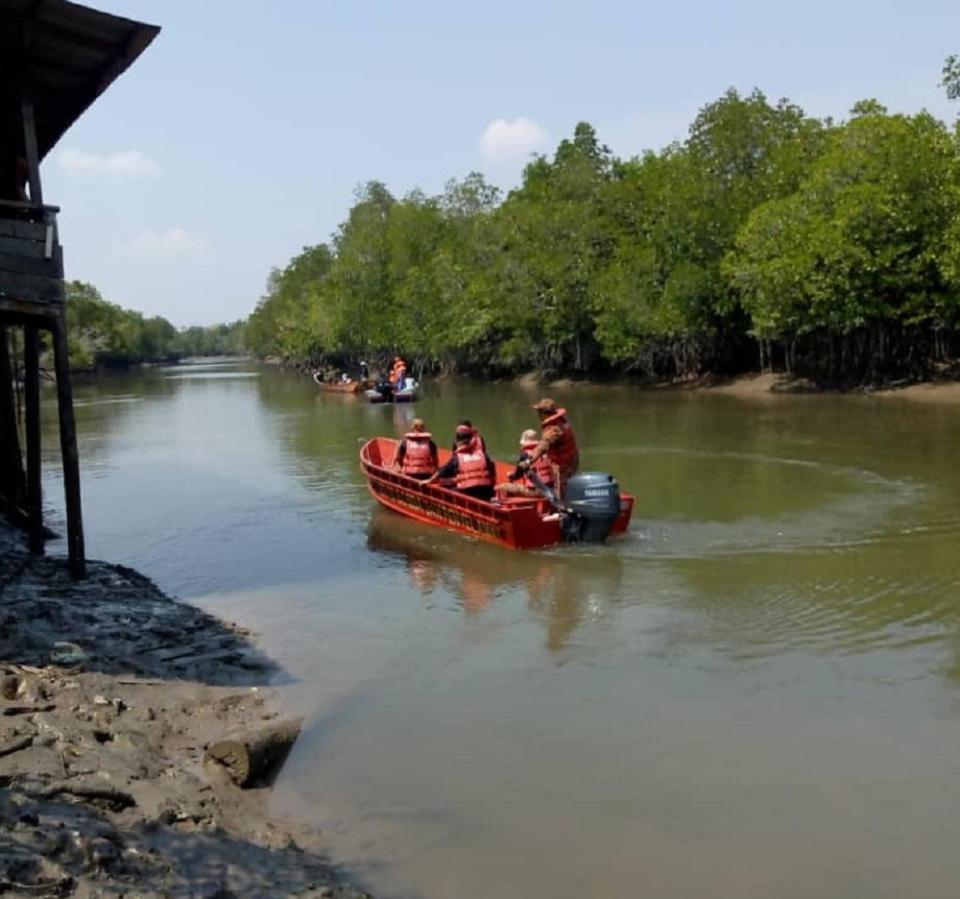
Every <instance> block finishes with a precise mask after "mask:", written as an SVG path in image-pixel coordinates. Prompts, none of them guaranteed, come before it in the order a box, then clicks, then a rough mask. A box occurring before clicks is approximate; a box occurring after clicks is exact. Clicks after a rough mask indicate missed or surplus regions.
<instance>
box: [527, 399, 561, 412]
mask: <svg viewBox="0 0 960 899" xmlns="http://www.w3.org/2000/svg"><path fill="white" fill-rule="evenodd" d="M530 408H531V409H536V410H537V412H542V413H543V414H544V415H553V413H554V412H556V411H557V404H556V403H555V402H554V401H553V400H551V399H549V398H547V397H544V398H543V399H542V400H540V402H538V403H534V404H533V405H532V406H531V407H530Z"/></svg>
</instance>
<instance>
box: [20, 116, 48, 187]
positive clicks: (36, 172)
mask: <svg viewBox="0 0 960 899" xmlns="http://www.w3.org/2000/svg"><path fill="white" fill-rule="evenodd" d="M20 110H21V113H22V115H23V146H24V149H25V150H26V153H27V175H28V177H29V179H30V202H31V203H33V205H34V206H42V205H43V188H42V187H41V185H40V153H39V151H38V150H37V127H36V123H35V121H34V117H33V100H32V99H29V98H27V97H24V98H23V99H22V100H21V102H20Z"/></svg>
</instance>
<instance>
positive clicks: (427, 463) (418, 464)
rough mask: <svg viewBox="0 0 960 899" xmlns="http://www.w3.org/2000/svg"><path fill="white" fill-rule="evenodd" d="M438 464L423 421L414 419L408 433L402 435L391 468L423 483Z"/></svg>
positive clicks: (429, 435) (430, 437)
mask: <svg viewBox="0 0 960 899" xmlns="http://www.w3.org/2000/svg"><path fill="white" fill-rule="evenodd" d="M439 464H440V463H439V459H438V457H437V445H436V444H435V443H434V442H433V439H432V436H431V434H430V432H429V431H428V430H427V426H426V425H425V424H424V423H423V419H422V418H415V419H414V420H413V422H412V424H411V425H410V431H409V432H408V433H406V434H404V435H403V440H401V441H400V446H399V447H398V448H397V455H396V458H394V460H393V467H394V468H396V469H398V470H399V471H401V472H402V473H403V474H405V475H407V476H408V477H411V478H416V479H417V480H419V481H425V480H426V479H427V478H429V477H430V476H431V475H432V474H433V473H434V472H435V471H436V470H437V466H438V465H439Z"/></svg>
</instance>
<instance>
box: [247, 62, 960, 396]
mask: <svg viewBox="0 0 960 899" xmlns="http://www.w3.org/2000/svg"><path fill="white" fill-rule="evenodd" d="M943 84H944V86H945V87H946V88H947V90H948V92H950V94H951V96H953V95H955V94H956V93H957V88H956V86H957V84H960V73H958V65H957V63H956V60H953V59H951V60H948V61H947V65H946V66H945V68H944V80H943ZM958 315H960V130H958V131H955V132H951V130H950V129H949V128H948V127H947V126H946V125H945V124H944V123H942V122H940V121H938V120H936V119H934V118H933V117H932V116H930V115H928V114H927V113H920V114H918V115H915V116H905V115H891V114H888V113H887V111H886V110H885V109H884V108H883V107H882V106H881V105H880V104H878V103H877V102H876V101H872V100H870V101H863V102H861V103H859V104H857V106H856V107H855V108H854V110H853V111H852V114H851V118H850V119H849V121H846V122H843V123H835V122H833V121H831V120H818V119H814V118H811V117H809V116H807V115H806V114H805V113H804V112H803V111H802V110H801V109H799V108H798V107H797V106H795V105H793V104H791V103H789V102H787V101H780V102H779V103H777V104H771V103H769V102H768V101H767V99H766V98H765V97H764V96H763V94H761V93H760V92H759V91H755V92H754V93H752V94H750V95H749V96H741V95H739V94H738V93H737V92H736V91H733V90H731V91H728V92H727V93H726V94H725V95H724V96H722V97H721V98H720V99H718V100H717V101H716V102H714V103H712V104H710V105H708V106H707V107H705V108H704V109H703V110H702V111H701V112H700V114H699V115H698V116H697V119H696V120H695V121H694V123H693V124H692V125H691V127H690V131H689V136H688V138H687V139H686V140H685V141H684V142H683V143H676V144H673V145H671V146H669V147H667V148H666V149H664V150H663V151H661V152H659V153H647V154H645V155H644V156H642V157H639V158H634V159H629V160H625V161H624V160H620V159H617V158H615V157H614V156H613V155H612V154H611V152H610V151H609V150H608V149H607V148H606V147H604V146H602V145H601V144H600V143H599V141H598V139H597V136H596V134H595V133H594V131H593V129H592V128H591V127H590V125H588V124H586V123H581V124H579V125H578V126H577V128H576V131H575V133H574V135H573V137H572V138H571V139H569V140H564V141H563V142H562V143H561V144H560V145H559V147H558V148H557V150H556V152H555V153H554V154H553V157H552V158H546V157H535V158H534V159H533V160H532V161H531V162H530V163H529V164H528V165H527V167H526V169H525V171H524V174H523V181H522V184H521V186H520V187H519V188H517V189H516V190H514V191H512V192H511V193H510V194H509V195H508V196H506V197H505V198H501V197H500V196H499V194H498V191H497V190H496V189H495V188H493V187H491V186H490V185H489V184H487V183H486V182H485V181H484V179H483V176H482V175H479V174H476V173H474V174H471V175H469V176H468V177H467V178H466V179H465V180H463V181H461V182H457V181H452V182H450V183H449V184H448V185H447V187H446V189H445V191H444V193H443V194H442V195H440V196H437V197H427V196H424V195H423V194H422V193H420V192H414V193H411V194H410V195H408V196H406V197H404V198H402V199H396V198H394V197H393V196H392V195H391V194H390V193H389V191H388V190H387V188H386V187H385V186H384V185H383V184H381V183H379V182H376V181H373V182H370V183H368V184H367V185H365V186H364V187H363V188H362V189H361V190H360V191H359V192H358V194H357V197H356V203H355V205H354V206H353V208H352V209H351V210H350V213H349V215H348V217H347V220H346V221H345V222H344V223H343V224H342V225H341V226H340V228H339V229H338V231H337V233H336V234H335V235H334V237H333V239H332V240H331V242H330V244H329V245H327V244H319V245H317V246H312V247H306V248H304V250H303V252H302V253H300V254H299V255H298V256H296V257H295V258H294V259H293V260H292V261H291V262H290V263H289V265H288V266H287V267H286V268H285V269H283V270H282V271H274V272H273V273H272V274H271V277H270V281H269V283H268V286H267V293H266V296H264V297H263V299H262V300H261V302H260V303H259V305H258V306H257V308H256V310H255V311H254V313H253V314H252V315H251V317H250V320H249V323H248V328H247V343H248V347H249V348H250V350H251V351H252V352H254V353H255V354H257V355H261V356H275V357H279V358H281V359H284V360H287V361H292V362H297V363H312V364H315V363H318V362H320V361H321V360H324V359H333V360H334V361H339V362H340V363H341V364H350V363H351V362H355V361H356V360H357V359H358V358H359V357H360V356H364V357H366V358H368V359H370V360H371V361H382V360H384V359H385V358H386V357H388V356H389V355H391V354H392V353H394V352H396V351H399V352H402V353H404V354H405V355H407V356H408V357H409V358H411V359H412V360H414V361H415V363H416V365H417V366H418V367H419V368H421V369H424V368H426V369H429V370H446V371H450V370H456V369H461V370H462V369H473V370H484V371H487V372H509V371H518V370H523V369H530V368H538V369H548V370H552V371H555V372H561V371H565V372H574V373H577V372H591V373H602V372H612V371H637V372H640V373H643V374H647V375H656V376H664V375H666V376H685V375H692V374H696V373H700V372H704V371H735V370H743V369H746V368H749V367H752V366H755V365H756V364H757V361H758V360H759V361H760V362H761V364H763V365H771V364H776V365H778V366H780V365H785V366H786V367H788V368H792V369H795V370H797V371H802V372H805V373H807V374H811V375H813V376H816V377H823V378H830V379H834V380H850V379H877V378H883V377H889V376H893V375H895V374H898V373H911V374H923V373H924V372H927V371H929V370H930V368H931V367H932V366H933V365H934V364H935V363H936V362H937V361H938V360H940V359H942V358H943V357H944V356H946V355H947V354H949V353H950V352H952V346H951V343H952V338H953V335H954V333H955V329H956V325H957V321H958Z"/></svg>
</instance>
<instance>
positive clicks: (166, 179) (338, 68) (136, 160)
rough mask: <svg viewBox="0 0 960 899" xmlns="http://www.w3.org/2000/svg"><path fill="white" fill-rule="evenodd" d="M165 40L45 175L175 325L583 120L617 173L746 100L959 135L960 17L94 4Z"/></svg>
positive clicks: (843, 5) (257, 291)
mask: <svg viewBox="0 0 960 899" xmlns="http://www.w3.org/2000/svg"><path fill="white" fill-rule="evenodd" d="M92 5H94V6H97V7H98V8H100V9H104V10H107V11H109V12H114V13H117V14H120V15H126V16H129V17H131V18H135V19H141V20H143V21H147V22H151V23H154V24H158V25H160V26H161V27H162V28H163V31H162V32H161V33H160V35H159V36H158V37H157V39H156V41H154V43H153V45H152V46H151V47H149V48H148V49H147V51H146V52H145V53H144V55H143V56H142V57H141V59H140V60H139V61H138V62H137V63H136V64H135V65H134V66H133V67H132V68H131V69H130V70H129V71H128V72H127V73H126V74H125V75H123V76H122V77H121V78H120V79H119V80H118V81H117V82H116V83H115V84H114V86H113V87H112V88H111V89H110V90H109V91H108V92H107V93H106V94H105V95H104V96H103V97H101V99H100V100H99V101H98V102H97V103H96V104H95V105H94V106H93V107H92V108H91V109H90V110H89V111H88V113H87V114H86V115H85V116H84V117H83V118H82V119H81V120H80V121H79V122H78V123H77V124H76V125H75V126H74V127H73V128H72V129H71V130H70V131H69V132H68V133H67V134H66V136H65V137H64V138H63V140H62V141H61V143H60V144H59V145H58V147H57V148H56V149H54V150H53V152H52V153H51V154H50V155H49V156H48V157H47V160H46V161H45V163H44V171H43V174H44V196H45V199H47V201H48V202H51V203H54V204H57V205H60V206H61V207H62V209H63V212H62V214H61V237H62V240H63V243H64V253H65V261H66V265H67V276H68V277H70V278H80V279H82V280H85V281H90V282H92V283H94V284H96V285H97V286H98V287H99V288H100V290H101V291H102V292H103V294H104V296H106V297H107V298H108V299H110V300H112V301H113V302H116V303H120V304H121V305H123V306H126V307H128V308H133V309H138V310H141V311H142V312H144V313H145V314H148V315H163V316H165V317H167V318H168V319H170V321H172V322H173V323H174V324H176V325H181V326H182V325H191V324H211V323H214V322H218V321H229V320H234V319H237V318H241V317H245V316H246V315H247V314H249V312H250V311H251V310H252V309H253V307H254V305H255V304H256V302H257V299H258V298H259V296H260V295H261V294H262V292H263V289H264V284H265V282H266V278H267V275H268V273H269V271H270V268H271V267H273V266H280V267H282V266H283V265H285V264H286V262H287V261H288V260H289V258H290V257H291V256H292V255H293V254H294V253H296V252H298V251H299V249H300V248H301V247H302V246H304V245H306V244H314V243H318V242H320V241H324V240H327V239H328V238H329V236H330V235H331V234H332V233H333V232H334V231H335V229H336V227H337V225H338V224H339V223H340V222H341V221H343V220H344V218H345V217H346V214H347V212H348V210H349V208H350V206H351V204H352V202H353V193H354V190H355V188H356V186H357V185H358V184H360V183H361V182H364V181H368V180H371V179H378V180H381V181H383V182H385V183H386V184H387V186H388V188H389V189H390V190H391V192H393V193H394V195H396V196H402V195H403V194H404V193H406V192H407V191H409V190H411V189H412V188H414V187H420V188H422V189H423V190H424V191H426V192H427V193H436V192H439V191H440V190H441V189H442V188H443V185H444V183H445V182H446V181H447V180H448V179H449V178H451V177H456V178H461V177H463V176H464V175H466V174H467V173H468V172H470V171H472V170H480V171H482V172H484V173H485V174H486V175H487V176H488V178H489V179H490V180H491V181H493V182H494V183H496V184H498V185H500V186H501V187H505V188H509V187H511V186H513V185H515V184H516V183H517V181H518V179H519V174H520V171H521V169H522V167H523V164H524V162H525V161H526V160H527V159H528V158H529V154H530V153H531V152H535V151H545V152H548V153H549V152H552V150H553V149H554V148H555V147H556V145H557V143H558V142H559V141H560V140H561V139H562V138H564V137H567V136H569V135H570V134H571V133H572V131H573V128H574V126H575V125H576V123H577V122H578V121H582V120H585V121H588V122H590V123H591V124H592V125H593V126H594V127H595V128H596V129H597V133H598V135H599V137H600V139H601V140H602V141H603V142H604V143H606V144H607V145H609V146H610V147H611V148H612V149H613V151H614V152H615V153H616V154H617V155H619V156H622V157H629V156H633V155H635V154H638V153H640V152H642V151H643V150H644V149H659V148H660V147H662V146H664V145H665V144H667V143H669V142H670V141H672V140H675V139H682V138H683V137H684V136H685V134H686V129H687V127H688V126H689V124H690V122H691V121H692V120H693V118H694V117H695V116H696V114H697V111H698V110H699V109H700V108H701V107H702V106H704V105H705V104H707V103H709V102H711V101H713V100H715V99H716V98H717V97H719V96H720V95H721V94H722V93H723V92H724V91H725V90H726V89H727V88H728V87H731V86H732V87H736V88H737V89H739V90H741V91H749V90H751V89H752V88H753V87H759V88H760V89H761V90H763V91H764V93H766V94H767V96H768V97H770V98H771V99H777V98H779V97H784V96H785V97H789V98H790V99H791V100H793V101H794V102H796V103H798V104H800V105H801V106H802V107H803V108H804V109H805V110H806V111H807V112H808V113H809V114H811V115H816V116H826V115H832V116H834V117H835V118H843V117H845V115H846V113H847V112H848V110H849V109H850V107H851V106H852V104H853V103H854V102H855V101H856V100H858V99H862V98H865V97H876V98H877V99H879V100H880V101H881V102H883V103H885V104H886V105H887V106H888V107H889V108H890V109H891V110H893V111H903V112H915V111H918V110H920V109H921V108H926V109H928V110H929V111H931V112H933V113H934V114H935V115H938V116H939V117H941V118H943V119H945V120H947V121H953V119H954V117H955V116H956V114H957V112H960V104H950V103H949V102H948V101H947V100H946V99H945V97H944V94H943V91H942V89H941V88H939V87H938V86H937V85H938V81H939V77H940V68H941V66H942V64H943V60H944V58H945V57H946V56H947V55H948V54H950V53H958V52H960V3H957V2H955V0H951V2H946V0H938V2H933V0H914V2H911V3H904V2H902V0H901V2H877V0H875V2H870V3H867V2H861V0H834V2H832V3H827V2H820V0H813V2H808V3H806V4H796V3H792V4H777V3H773V2H765V3H761V2H747V0H740V2H731V3H724V4H718V3H716V2H706V0H696V2H674V3H658V4H652V3H649V4H647V3H638V2H633V3H630V2H604V0H595V2H594V3H593V4H592V5H591V4H587V3H585V2H582V0H581V2H578V3H568V2H556V3H547V2H540V0H538V2H527V3H524V2H517V0H514V2H511V3H507V2H500V0H494V2H486V3H482V4H470V5H469V6H468V5H465V4H464V5H457V4H451V3H449V2H446V3H441V2H433V0H431V2H418V0H406V2H403V3H400V2H397V3H374V2H363V0H356V2H307V0H275V2H274V3H272V4H265V3H262V2H259V3H251V2H246V0H236V2H230V3H227V2H223V0H209V2H207V3H198V2H196V0H193V2H186V0H94V2H93V3H92Z"/></svg>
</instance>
